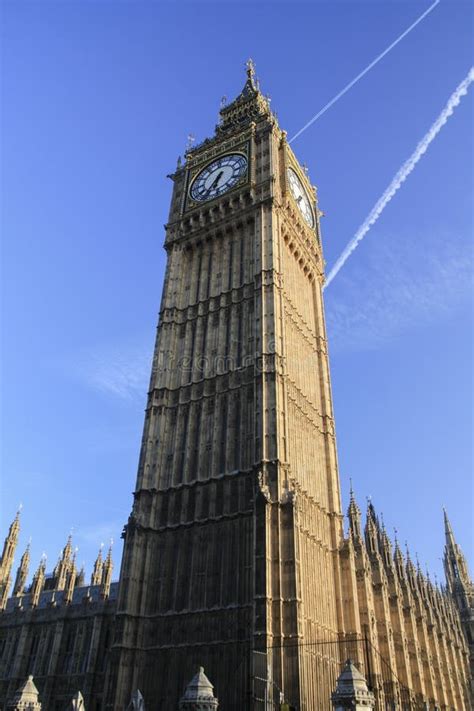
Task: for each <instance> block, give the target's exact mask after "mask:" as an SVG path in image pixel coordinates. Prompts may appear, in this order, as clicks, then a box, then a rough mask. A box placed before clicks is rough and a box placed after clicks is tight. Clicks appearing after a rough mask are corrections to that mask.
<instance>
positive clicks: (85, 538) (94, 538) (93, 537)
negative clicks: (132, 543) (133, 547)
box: [74, 518, 126, 550]
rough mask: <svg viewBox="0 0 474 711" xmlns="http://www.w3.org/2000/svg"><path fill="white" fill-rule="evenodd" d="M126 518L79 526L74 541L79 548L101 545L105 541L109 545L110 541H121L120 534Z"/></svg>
mask: <svg viewBox="0 0 474 711" xmlns="http://www.w3.org/2000/svg"><path fill="white" fill-rule="evenodd" d="M125 522H126V518H123V519H120V520H117V521H101V522H98V523H97V524H93V525H90V526H85V527H81V528H79V529H78V530H77V531H76V532H75V533H74V542H75V543H76V544H77V545H78V547H79V550H80V548H81V544H82V545H84V544H85V545H88V546H89V545H91V546H97V548H98V547H99V546H100V544H101V543H104V544H105V545H106V546H108V545H109V543H110V541H111V540H113V541H119V540H120V534H121V533H122V528H123V525H124V523H125Z"/></svg>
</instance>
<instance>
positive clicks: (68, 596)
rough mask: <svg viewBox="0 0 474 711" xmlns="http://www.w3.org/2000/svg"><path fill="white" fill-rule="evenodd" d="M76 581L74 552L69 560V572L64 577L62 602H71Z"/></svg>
mask: <svg viewBox="0 0 474 711" xmlns="http://www.w3.org/2000/svg"><path fill="white" fill-rule="evenodd" d="M76 579H77V568H76V553H75V552H74V554H73V556H72V560H71V564H70V566H69V570H68V573H67V577H66V585H65V588H64V589H65V596H64V601H65V602H67V603H68V602H71V601H72V596H73V594H74V587H75V585H76Z"/></svg>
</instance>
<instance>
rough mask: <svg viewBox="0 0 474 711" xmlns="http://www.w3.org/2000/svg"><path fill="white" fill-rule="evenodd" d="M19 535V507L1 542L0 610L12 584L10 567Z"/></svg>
mask: <svg viewBox="0 0 474 711" xmlns="http://www.w3.org/2000/svg"><path fill="white" fill-rule="evenodd" d="M19 535H20V509H18V511H17V514H16V516H15V518H14V519H13V522H12V523H11V525H10V528H9V531H8V535H7V537H6V538H5V543H4V544H3V552H2V557H1V558H0V610H4V609H5V607H6V604H7V599H8V592H9V590H10V587H11V584H12V577H11V572H12V567H13V559H14V557H15V550H16V547H17V544H18V536H19Z"/></svg>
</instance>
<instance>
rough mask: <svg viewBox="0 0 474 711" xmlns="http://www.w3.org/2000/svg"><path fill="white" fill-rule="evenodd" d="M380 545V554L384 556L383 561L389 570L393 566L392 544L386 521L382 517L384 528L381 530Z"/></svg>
mask: <svg viewBox="0 0 474 711" xmlns="http://www.w3.org/2000/svg"><path fill="white" fill-rule="evenodd" d="M379 547H380V554H381V556H382V560H383V563H384V565H385V568H386V569H388V570H391V568H392V544H391V542H390V539H389V537H388V535H387V531H386V529H385V523H384V520H383V518H382V528H381V530H380V532H379Z"/></svg>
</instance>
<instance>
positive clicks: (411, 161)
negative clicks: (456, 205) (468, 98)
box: [323, 67, 474, 288]
mask: <svg viewBox="0 0 474 711" xmlns="http://www.w3.org/2000/svg"><path fill="white" fill-rule="evenodd" d="M473 81H474V67H471V69H470V70H469V73H468V75H467V77H466V78H465V79H464V80H463V81H462V82H461V83H460V84H459V86H458V88H457V89H456V91H454V92H453V93H452V94H451V96H450V97H449V99H448V103H447V104H446V106H445V107H444V109H443V110H442V112H441V113H440V115H439V116H438V118H437V119H436V121H435V122H434V124H433V125H432V126H431V128H430V130H429V131H428V133H427V134H426V135H425V136H423V138H422V139H421V141H420V142H419V144H418V145H417V147H416V148H415V150H414V151H413V153H412V154H411V156H410V157H409V158H408V160H407V161H405V163H404V164H403V165H402V167H401V168H400V170H399V171H398V173H397V174H396V175H395V177H394V178H393V180H392V182H391V183H390V185H389V186H388V188H387V189H386V190H385V192H384V193H383V195H382V197H381V198H380V199H379V200H378V201H377V202H376V203H375V205H374V207H373V208H372V210H371V211H370V213H369V214H368V216H367V218H366V219H365V220H364V222H363V223H362V225H361V226H360V227H359V229H358V230H357V232H356V233H355V235H354V237H353V238H352V239H351V241H350V242H349V243H348V245H347V246H346V248H345V249H344V251H343V253H342V254H341V256H340V257H339V259H338V260H337V262H336V263H335V265H334V266H333V268H332V269H331V271H330V272H329V274H328V275H327V278H326V283H325V285H324V287H323V288H326V287H327V286H329V284H330V283H331V282H332V280H333V279H334V277H335V276H336V274H337V273H338V272H339V270H340V269H341V268H342V266H343V265H344V263H345V262H346V260H347V259H349V257H350V255H351V254H352V252H353V251H354V249H355V248H356V247H357V245H358V244H359V242H360V241H361V240H362V239H363V238H364V237H365V235H366V234H367V232H368V231H369V230H370V228H371V227H372V225H373V224H375V223H376V222H377V220H378V219H379V217H380V215H381V214H382V212H383V211H384V209H385V208H386V206H387V205H388V203H389V202H390V200H391V199H392V198H393V196H394V195H395V193H396V192H397V190H399V189H400V188H401V186H402V185H403V183H404V181H405V180H406V179H407V178H408V176H409V175H410V173H411V172H412V170H413V169H414V167H415V166H416V164H417V163H418V161H419V160H420V158H421V157H422V155H424V154H425V153H426V151H427V150H428V148H429V146H430V144H431V142H432V141H433V140H434V139H435V138H436V136H437V135H438V133H439V132H440V131H441V129H442V128H443V126H444V124H445V123H446V121H447V120H448V118H449V117H450V116H451V115H452V114H453V112H454V109H455V108H456V106H458V105H459V102H460V101H461V98H462V97H463V96H465V95H466V94H467V90H468V89H469V86H470V84H472V82H473Z"/></svg>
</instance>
